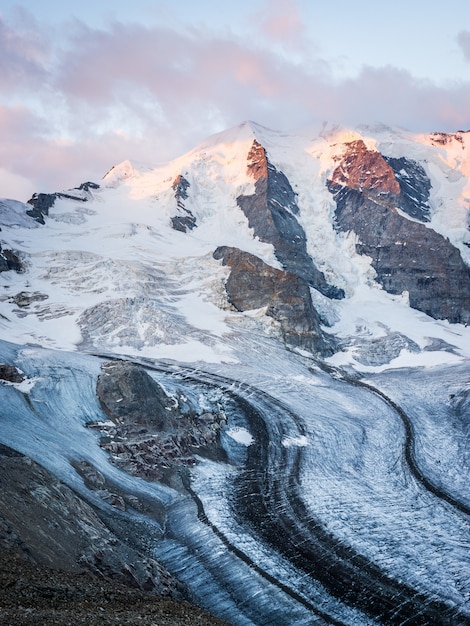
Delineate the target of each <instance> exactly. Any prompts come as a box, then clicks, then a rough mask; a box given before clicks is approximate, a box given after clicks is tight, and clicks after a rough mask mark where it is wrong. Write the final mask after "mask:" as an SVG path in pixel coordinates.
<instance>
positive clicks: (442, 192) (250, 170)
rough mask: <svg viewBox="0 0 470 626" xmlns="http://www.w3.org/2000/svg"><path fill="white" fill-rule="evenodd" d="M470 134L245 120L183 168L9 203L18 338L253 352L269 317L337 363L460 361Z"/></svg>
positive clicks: (468, 258) (9, 317) (195, 356)
mask: <svg viewBox="0 0 470 626" xmlns="http://www.w3.org/2000/svg"><path fill="white" fill-rule="evenodd" d="M469 141H470V139H469V135H468V134H467V133H462V132H460V133H456V134H455V135H442V134H431V135H419V136H417V135H412V134H411V133H405V132H403V131H400V132H397V131H392V130H391V129H388V128H375V129H370V128H364V129H361V130H360V131H356V132H352V131H344V130H339V129H331V130H328V129H326V128H325V129H323V131H322V132H321V133H320V135H314V134H313V131H312V132H309V131H308V130H307V131H305V132H303V133H301V134H298V135H287V134H285V133H282V134H281V133H277V132H273V131H270V130H268V129H266V128H263V127H261V126H259V125H256V124H254V123H245V124H242V125H241V126H239V127H237V128H234V129H231V130H229V131H226V132H223V133H220V134H219V135H216V136H214V137H211V138H210V139H209V140H207V142H205V143H204V144H202V145H200V146H198V147H197V148H196V149H194V150H193V151H191V152H190V153H188V154H185V155H183V156H182V157H181V158H179V159H176V160H175V161H172V162H171V163H168V164H164V165H159V166H157V167H154V168H142V167H140V168H138V167H136V166H134V165H132V164H131V163H129V162H124V163H121V164H119V165H117V166H115V167H113V168H112V169H111V170H110V171H109V172H108V173H107V174H106V175H105V176H104V178H103V179H102V180H100V181H99V182H98V183H85V184H82V185H81V186H80V187H78V188H77V189H73V190H69V191H65V192H60V193H57V194H50V195H46V194H37V195H35V196H34V198H33V199H32V200H31V201H30V203H31V205H30V206H27V207H26V206H24V205H22V204H21V203H18V202H16V203H15V202H11V201H7V200H5V201H2V211H1V224H2V226H1V227H2V233H1V241H0V245H1V246H2V251H3V252H2V257H1V259H2V266H0V268H1V269H7V268H11V270H12V271H9V272H6V271H3V272H2V273H1V279H2V282H3V289H2V292H3V293H2V294H1V301H0V312H1V314H2V318H1V321H0V323H1V329H2V333H3V336H4V337H5V338H8V339H14V340H16V341H19V342H34V343H39V344H41V345H44V346H48V347H58V348H62V349H64V348H67V349H75V348H76V347H77V346H78V347H80V348H81V349H86V350H91V349H96V350H101V351H103V350H107V351H115V352H126V353H127V354H142V355H145V356H151V357H152V358H175V359H180V360H185V361H196V360H199V359H202V360H209V361H220V360H227V359H228V360H230V359H231V358H236V357H235V356H234V355H233V354H232V351H231V348H230V341H229V340H228V338H229V337H230V336H231V335H232V334H233V332H234V329H236V328H237V327H239V326H246V325H249V326H253V325H256V327H257V328H259V329H260V332H264V333H268V334H272V335H276V334H278V335H283V336H284V338H285V339H286V340H287V342H288V343H290V344H291V345H294V346H295V345H297V346H298V347H299V348H302V349H304V348H305V349H306V350H307V351H313V352H314V353H315V352H317V353H318V352H320V353H324V354H325V355H326V353H328V352H329V353H334V354H333V356H331V359H332V362H333V363H335V364H345V363H351V364H353V365H354V364H355V363H359V364H362V365H365V366H370V365H377V364H378V363H377V362H376V361H377V354H376V353H377V352H381V353H382V356H381V357H380V360H381V361H383V363H379V364H378V365H381V364H388V363H389V362H390V361H393V363H394V364H396V365H399V366H401V365H403V364H406V363H407V362H408V361H409V360H410V359H411V360H412V362H413V363H415V364H418V363H422V364H426V363H431V362H442V360H443V359H444V360H448V361H449V360H452V361H454V360H458V359H459V358H460V357H461V356H463V355H465V356H467V355H468V354H469V350H470V344H469V341H468V333H467V331H466V329H465V325H466V324H467V322H468V319H469V317H470V278H469V271H468V264H469V262H470V250H469V243H470V232H469V229H468V223H467V222H468V219H467V213H468V209H469V206H468V204H469V202H470V182H469V176H470V157H469V156H468V142H469ZM218 248H219V250H218V252H217V254H216V255H214V253H215V252H216V251H217V249H218ZM226 248H234V249H237V250H239V251H242V252H243V255H242V257H240V253H237V254H238V257H237V260H236V262H235V257H234V256H233V253H232V254H231V255H230V256H229V252H228V250H227V249H226ZM222 249H225V252H223V250H222ZM248 254H249V255H252V256H253V257H256V260H255V259H254V258H251V257H248V256H247V255H248ZM214 256H215V257H216V258H214ZM250 259H251V260H250ZM253 262H254V263H256V264H258V265H259V267H257V268H254V267H252V263H253ZM18 263H21V268H22V270H21V271H18V267H19V266H18ZM240 263H244V265H243V267H240ZM247 266H249V267H250V268H251V269H250V270H249V271H248V267H247ZM279 271H281V272H284V273H279ZM285 272H287V274H286V273H285ZM229 277H230V283H227V279H228V278H229ZM240 277H241V278H240ZM248 277H249V280H248ZM294 277H296V278H294ZM292 281H294V282H292ZM248 282H249V283H250V285H251V288H252V289H253V290H254V291H253V293H252V294H251V295H249V294H247V293H245V291H244V289H246V287H247V283H248ZM242 283H243V285H242ZM227 284H228V288H227ZM280 284H282V285H284V287H283V288H282V289H283V290H284V292H283V293H278V287H274V288H273V287H272V286H273V285H280ZM286 289H287V291H286ZM288 292H289V293H288ZM294 292H295V293H296V294H297V296H298V298H299V302H295V303H294V302H290V300H289V299H290V298H291V296H292V294H293V293H294ZM308 292H310V294H309V293H308ZM300 294H301V295H300ZM430 316H431V317H432V318H434V319H436V320H438V321H437V322H433V321H432V319H430ZM449 322H450V323H449ZM333 339H334V340H333ZM445 344H449V345H448V347H447V351H443V347H444V345H445ZM378 345H380V348H379V350H377V349H376V348H377V346H378ZM369 348H371V349H372V350H373V352H374V355H375V356H374V357H372V361H370V358H369V357H368V356H367V354H368V352H370V350H369ZM436 348H437V354H436Z"/></svg>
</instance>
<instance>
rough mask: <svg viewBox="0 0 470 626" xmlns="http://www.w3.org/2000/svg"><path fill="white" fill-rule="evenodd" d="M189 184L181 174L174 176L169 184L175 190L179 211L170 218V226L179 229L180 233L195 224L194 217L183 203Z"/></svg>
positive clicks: (185, 231) (186, 197) (190, 228)
mask: <svg viewBox="0 0 470 626" xmlns="http://www.w3.org/2000/svg"><path fill="white" fill-rule="evenodd" d="M190 186H191V185H190V183H189V181H187V180H186V178H185V177H184V176H183V175H182V174H180V175H179V176H177V177H176V178H175V180H174V181H173V184H172V186H171V187H172V189H173V191H174V192H175V199H176V206H177V209H178V211H179V214H178V215H175V216H173V217H172V218H171V226H172V228H174V230H179V231H180V232H182V233H187V232H188V230H193V228H196V226H197V223H196V218H195V217H194V215H193V214H192V212H191V211H190V210H189V209H187V208H186V206H185V204H184V201H185V200H187V199H188V198H189V194H188V189H189V187H190Z"/></svg>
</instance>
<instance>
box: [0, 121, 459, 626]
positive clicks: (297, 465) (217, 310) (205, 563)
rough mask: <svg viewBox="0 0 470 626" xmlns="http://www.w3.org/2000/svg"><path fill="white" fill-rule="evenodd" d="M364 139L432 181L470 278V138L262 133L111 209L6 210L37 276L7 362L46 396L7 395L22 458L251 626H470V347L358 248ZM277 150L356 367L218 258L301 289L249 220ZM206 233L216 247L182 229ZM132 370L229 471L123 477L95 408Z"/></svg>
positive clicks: (233, 135) (125, 174)
mask: <svg viewBox="0 0 470 626" xmlns="http://www.w3.org/2000/svg"><path fill="white" fill-rule="evenodd" d="M359 139H360V140H361V141H363V142H364V146H366V149H367V151H369V152H371V151H372V152H373V151H377V152H379V153H380V154H381V155H384V157H386V158H387V159H400V158H402V157H404V156H406V157H407V159H410V160H414V161H416V162H417V163H420V164H421V166H422V168H423V171H424V172H425V174H426V176H427V177H428V178H429V181H430V183H429V185H430V187H429V189H430V191H429V216H428V217H426V220H427V221H425V226H424V227H425V228H427V229H432V230H433V231H434V232H436V233H438V234H439V235H440V236H442V238H443V240H446V241H448V242H449V244H452V246H454V248H455V249H456V250H458V252H459V254H460V255H461V258H462V260H463V263H464V264H466V265H468V264H469V262H470V250H469V245H468V243H469V241H470V238H469V234H468V233H469V229H468V209H469V202H470V199H469V198H470V160H469V157H468V142H469V135H468V133H456V134H455V135H445V136H441V135H439V134H429V135H417V134H413V133H409V132H406V131H401V130H396V129H389V128H385V127H378V128H372V127H367V128H360V129H357V130H354V131H351V130H342V129H335V128H332V129H330V130H329V129H327V128H324V129H323V130H322V132H321V133H320V134H318V132H317V131H315V130H314V129H310V128H307V129H303V130H301V131H298V132H296V133H278V132H276V131H272V130H269V129H266V128H264V127H262V126H260V125H258V124H255V123H252V122H249V123H244V124H242V125H240V126H238V127H236V128H233V129H230V130H229V131H225V132H223V133H220V134H218V135H216V136H214V137H212V138H210V139H208V140H207V141H206V142H204V143H203V144H201V145H200V146H198V147H197V148H195V149H194V150H193V151H191V152H190V153H188V154H186V155H183V156H182V157H180V158H179V159H176V160H175V161H172V162H170V163H168V164H161V165H159V166H157V167H156V168H152V167H137V166H135V165H133V164H132V163H130V162H125V163H123V164H120V165H117V166H115V167H114V168H112V169H111V170H110V171H109V172H108V173H107V174H106V175H105V176H104V178H103V179H102V181H100V182H99V184H97V185H96V186H89V187H87V188H86V189H82V190H75V191H73V192H72V191H70V192H68V191H67V192H63V193H60V194H57V197H55V198H54V199H53V200H54V201H53V203H52V204H51V206H50V207H49V208H48V210H47V213H44V215H43V218H44V219H43V221H44V224H40V223H39V222H38V221H36V220H35V219H33V218H32V217H30V216H28V213H27V212H28V211H30V210H31V205H24V204H23V203H20V202H16V201H12V200H8V199H5V200H2V201H1V202H0V226H1V231H0V246H1V248H0V254H1V253H2V251H3V252H5V251H11V254H13V255H14V256H15V258H18V259H19V261H20V262H21V270H20V271H17V270H15V269H8V270H6V271H0V289H1V291H0V362H1V363H5V364H9V365H12V366H14V367H15V368H17V370H18V371H19V372H21V373H22V375H23V377H24V380H23V382H9V381H7V380H0V398H1V400H0V425H1V427H0V443H2V444H3V445H5V446H8V447H10V448H12V449H14V450H16V451H18V452H20V453H22V454H24V455H26V456H27V457H29V458H31V459H32V460H33V461H35V462H37V463H39V464H40V465H42V466H43V467H44V468H46V469H47V470H49V471H50V472H51V473H52V474H53V475H54V476H56V477H58V478H59V479H60V480H61V481H63V482H64V483H65V484H66V485H68V486H69V487H71V488H72V489H73V490H74V491H75V492H76V493H78V494H79V495H80V497H82V498H83V499H84V500H85V501H86V502H88V503H90V504H91V505H92V506H93V507H94V509H95V510H96V511H97V513H98V514H99V515H100V516H101V517H102V519H103V520H104V521H105V523H109V524H112V526H113V531H114V532H115V533H117V534H118V536H120V539H122V540H123V541H126V540H127V541H131V540H132V542H133V543H134V544H135V545H138V546H140V547H141V548H142V549H145V550H147V551H148V552H149V553H151V554H152V556H153V557H154V558H156V559H157V560H158V561H159V562H160V563H162V564H163V565H164V566H165V568H166V569H167V570H168V571H169V572H170V573H171V574H173V575H174V576H175V577H176V578H177V579H178V580H180V581H181V582H182V583H184V584H185V585H186V587H187V589H188V593H189V597H190V598H191V600H192V601H194V602H195V603H197V604H199V605H200V606H202V607H203V608H206V609H207V610H209V611H211V612H212V613H213V614H215V615H217V616H219V617H222V618H224V619H226V620H227V621H228V622H229V623H232V624H236V625H262V624H276V625H279V626H282V625H286V626H287V625H290V624H299V625H300V624H343V625H351V626H356V625H357V626H362V625H364V626H368V625H369V624H397V625H398V624H470V559H469V554H470V533H469V530H470V495H469V490H468V484H469V474H470V454H469V450H468V435H469V417H468V406H469V400H468V398H469V393H470V392H469V390H468V377H469V368H470V365H469V357H470V329H469V328H468V327H467V326H466V325H465V324H463V323H451V322H450V321H449V320H447V319H436V318H433V317H430V315H427V314H426V312H424V311H420V310H417V309H413V308H411V307H410V306H409V303H410V300H409V294H407V293H406V292H403V293H399V294H394V293H389V292H387V291H386V290H385V288H383V286H382V285H380V284H379V283H378V282H377V280H376V279H377V272H376V271H375V270H374V267H373V266H372V262H371V258H370V257H368V256H367V255H364V254H361V253H360V252H359V251H358V250H359V248H358V244H360V240H359V236H358V234H357V233H356V232H354V231H353V230H350V231H348V232H345V231H341V229H339V228H338V224H337V218H336V216H335V201H334V197H333V195H332V194H331V193H330V191H329V190H328V186H327V181H328V180H329V179H330V178H331V176H332V174H333V172H334V170H335V168H336V167H337V166H338V163H340V162H341V158H343V153H344V150H345V146H347V145H348V144H351V143H353V142H356V141H358V140H359ZM254 141H256V142H257V143H258V144H259V145H261V146H262V147H263V149H264V151H265V152H266V155H267V158H268V159H269V163H270V164H272V166H273V167H275V168H276V170H277V171H279V172H283V175H285V177H286V180H288V183H289V185H290V187H291V189H292V192H293V193H294V194H295V198H296V204H297V207H298V215H295V212H294V213H292V209H291V208H289V207H288V206H287V204H286V207H281V208H282V210H285V211H290V212H291V213H292V214H293V215H295V219H296V220H297V221H298V224H299V225H300V227H301V228H302V230H303V232H304V233H305V241H306V250H307V252H308V254H309V255H310V257H311V259H312V260H313V263H314V264H315V266H316V268H317V269H318V271H319V272H321V273H322V275H323V276H324V278H325V281H326V282H327V283H328V284H329V285H333V286H334V287H335V288H336V289H337V290H338V293H339V292H340V291H342V292H343V293H344V297H342V298H330V297H327V295H325V293H321V292H320V291H319V290H318V289H316V288H315V287H314V286H312V285H311V286H310V294H311V298H312V303H313V306H314V308H315V310H316V311H317V312H318V315H319V318H320V319H321V320H322V333H323V334H324V336H325V337H327V338H328V339H329V340H331V342H333V343H332V344H331V345H334V346H335V349H334V351H333V354H327V355H322V354H319V353H315V352H310V351H309V350H307V349H305V347H302V346H299V345H297V346H293V345H286V344H285V341H284V339H285V338H284V336H283V333H282V327H281V326H280V324H279V321H278V319H277V318H276V317H275V316H273V315H269V311H268V310H269V307H276V306H277V302H274V303H273V302H271V301H270V302H269V303H267V304H266V306H264V307H260V308H257V309H251V310H245V311H243V310H239V309H237V308H236V307H235V306H233V303H231V302H230V301H229V300H228V298H227V293H226V291H225V283H226V281H227V278H228V276H229V272H230V269H229V268H228V267H226V266H224V265H222V264H221V263H220V262H219V261H218V260H216V259H215V258H214V256H213V253H214V250H215V249H216V248H217V247H218V246H229V247H235V248H237V249H239V250H242V251H244V252H246V253H249V254H250V255H254V256H256V257H258V258H259V259H261V260H262V261H263V263H264V264H266V266H268V267H270V268H273V269H275V270H277V271H281V270H282V271H284V270H285V268H284V270H283V257H281V256H280V255H279V250H278V247H277V246H278V244H277V240H276V238H275V237H273V238H272V240H271V241H268V237H267V236H265V235H264V234H262V235H256V234H255V232H254V229H253V227H252V226H250V220H249V218H248V217H247V216H246V215H245V213H244V212H243V211H241V210H240V206H239V203H238V202H239V200H238V199H239V198H240V197H242V196H243V197H249V196H254V195H255V193H256V185H255V181H254V179H253V176H252V175H251V174H250V170H249V169H247V155H248V153H249V152H250V149H251V147H252V145H253V142H254ZM374 154H375V153H374ZM385 160H386V159H385ZM344 171H346V170H344ZM387 173H388V174H389V170H387ZM362 174H364V176H365V175H367V176H369V172H368V171H367V172H366V171H364V172H363V173H362ZM388 174H387V175H388ZM405 174H406V172H405ZM180 175H182V176H184V178H185V180H186V181H187V183H188V185H187V187H186V188H185V189H186V194H187V197H184V198H183V197H178V198H177V197H176V196H175V188H174V181H175V180H176V179H177V177H178V176H180ZM401 176H402V177H403V178H404V177H405V175H404V174H403V173H401ZM348 184H349V183H348ZM361 184H362V183H361ZM268 187H269V183H268ZM268 192H269V189H268ZM78 193H79V195H80V197H81V199H77V197H76V196H77V194H78ZM361 193H362V191H361ZM370 193H372V192H370ZM413 193H415V192H413ZM287 195H288V194H287ZM278 197H279V196H276V198H278ZM413 197H414V196H413ZM83 198H85V200H83ZM374 201H375V200H374ZM383 201H384V200H383V196H380V202H383ZM386 201H387V202H390V200H389V198H388V197H387V198H386ZM271 202H272V201H271ZM276 202H278V200H276ZM279 202H280V201H279ZM279 210H281V209H279ZM393 210H395V209H394V208H393ZM396 210H397V211H401V213H400V216H401V218H402V219H403V220H410V221H413V220H416V219H418V218H417V217H416V215H418V213H416V215H415V216H410V215H408V214H407V213H406V212H405V211H404V210H403V211H402V209H400V207H398V208H397V209H396ZM183 214H186V215H189V214H191V215H192V216H193V217H194V220H195V227H194V228H190V229H188V230H186V231H182V230H177V229H175V228H174V227H172V218H173V217H174V216H175V215H183ZM289 219H290V218H289ZM405 223H406V222H405ZM423 223H424V222H423ZM276 237H277V235H276ZM5 258H6V261H5V263H6V262H7V260H8V259H9V258H11V256H10V257H5ZM247 258H248V257H247ZM114 360H118V361H119V360H122V361H129V362H131V363H134V364H136V365H137V366H139V367H141V368H143V369H144V370H145V371H146V372H147V373H148V374H149V375H150V376H151V377H152V378H153V379H154V380H155V381H157V382H158V383H159V384H160V385H162V387H163V388H164V389H165V391H166V393H168V394H169V395H170V397H175V398H176V397H183V396H184V398H185V402H186V403H187V405H188V406H189V407H190V408H191V410H192V411H193V412H195V413H196V414H198V415H201V414H203V413H204V412H205V411H216V410H217V411H223V413H224V415H225V416H226V419H227V423H226V425H225V426H224V427H223V429H222V431H221V433H220V441H219V446H220V450H221V453H220V455H219V456H220V458H219V456H217V455H216V456H214V455H213V454H210V453H207V451H204V450H202V449H201V450H199V452H198V450H196V451H195V454H196V463H195V464H194V465H192V466H191V467H185V468H180V469H179V470H178V471H177V472H175V476H174V477H173V479H172V481H173V482H171V481H169V482H166V483H165V481H150V480H145V479H144V478H142V477H139V476H135V475H132V474H130V473H128V472H126V471H124V470H123V469H121V468H120V467H118V466H117V465H116V464H115V463H113V462H112V461H113V460H112V458H110V456H109V455H108V453H107V452H106V451H105V450H104V449H103V447H102V446H101V445H100V443H101V442H100V437H101V436H100V433H99V432H98V431H96V430H95V429H93V428H90V424H92V423H97V422H105V421H106V420H108V419H109V417H108V416H107V415H106V413H105V411H104V408H103V406H102V405H101V404H100V402H99V400H98V398H97V393H96V385H97V379H98V377H99V376H100V374H101V373H102V371H103V369H102V366H103V364H104V363H106V362H108V361H114ZM82 462H86V463H88V464H89V465H90V466H92V467H93V468H95V470H96V471H98V472H99V473H100V474H101V475H103V476H104V477H105V479H106V481H107V482H108V483H109V484H112V485H116V486H119V493H121V494H124V495H125V496H126V498H127V500H126V502H127V503H129V502H132V498H134V499H136V502H137V501H143V500H145V501H151V502H153V503H154V510H155V511H159V512H160V513H159V514H158V515H151V514H149V512H148V511H147V512H145V511H144V510H143V509H142V508H140V509H139V507H133V506H130V505H129V504H127V505H126V506H125V507H121V508H119V507H117V506H115V505H113V504H112V503H111V502H110V501H109V499H105V498H103V494H102V493H100V492H99V490H97V489H93V488H91V487H90V485H89V484H87V482H86V481H85V480H84V478H83V476H82V475H81V474H80V473H79V472H78V471H77V464H79V463H82ZM129 498H131V499H129ZM129 536H131V537H132V539H130V538H129Z"/></svg>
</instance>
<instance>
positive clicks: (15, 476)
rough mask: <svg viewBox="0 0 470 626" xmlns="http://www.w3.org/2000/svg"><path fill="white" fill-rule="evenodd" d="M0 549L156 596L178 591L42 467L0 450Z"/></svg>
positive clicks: (156, 565) (157, 567)
mask: <svg viewBox="0 0 470 626" xmlns="http://www.w3.org/2000/svg"><path fill="white" fill-rule="evenodd" d="M0 483H1V485H2V488H1V490H0V546H3V548H8V549H11V550H14V551H15V552H16V553H17V554H19V555H21V556H23V557H25V558H27V559H28V560H29V561H31V562H32V563H35V564H37V565H42V566H46V567H53V568H56V569H62V570H65V571H69V572H75V573H79V572H84V571H89V572H91V573H93V574H95V575H98V576H100V577H103V578H106V579H108V580H113V581H117V582H120V583H123V584H126V585H128V586H131V587H134V588H136V589H141V590H143V591H147V592H152V593H156V594H158V595H174V596H175V595H176V596H179V595H180V587H179V585H178V584H177V583H176V581H175V580H174V579H173V578H172V577H171V576H170V574H168V573H167V572H166V571H165V570H164V569H163V568H162V566H161V565H160V564H159V563H157V561H155V560H154V559H152V558H150V557H148V556H146V555H144V554H141V553H139V552H137V551H136V550H135V549H134V548H132V547H131V546H130V545H127V544H125V543H123V542H122V541H121V540H120V539H119V538H118V537H117V536H116V535H115V534H114V533H113V532H111V531H110V530H109V529H108V528H107V527H106V525H105V524H104V523H103V522H102V520H101V519H100V518H99V517H98V516H97V514H96V513H95V511H94V510H93V509H92V508H91V507H90V505H89V504H87V503H86V502H85V501H84V500H82V499H81V498H80V497H79V496H77V495H76V494H75V493H74V492H73V491H72V490H71V489H70V488H69V487H67V485H65V484H64V483H62V482H61V481H59V480H58V479H56V478H55V477H54V476H52V475H51V474H50V473H49V472H48V471H47V470H45V469H44V468H43V467H41V466H40V465H38V464H37V463H35V462H34V461H32V460H31V459H29V458H28V457H25V456H23V455H21V454H19V453H17V452H15V451H13V450H11V449H10V448H7V447H5V446H0Z"/></svg>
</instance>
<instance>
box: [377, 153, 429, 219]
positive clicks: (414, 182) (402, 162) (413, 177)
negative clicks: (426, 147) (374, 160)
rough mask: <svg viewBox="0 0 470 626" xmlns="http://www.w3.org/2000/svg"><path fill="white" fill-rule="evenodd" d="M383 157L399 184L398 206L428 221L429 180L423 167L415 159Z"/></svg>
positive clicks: (411, 214)
mask: <svg viewBox="0 0 470 626" xmlns="http://www.w3.org/2000/svg"><path fill="white" fill-rule="evenodd" d="M384 159H385V160H386V161H387V163H388V164H389V165H390V167H391V168H392V169H393V171H394V173H395V178H396V179H397V181H398V184H399V185H400V196H399V200H398V207H399V208H400V209H401V210H402V211H404V212H405V213H407V214H408V215H409V216H410V217H413V218H414V219H417V220H420V221H421V222H429V220H430V219H431V216H430V209H429V192H430V190H431V181H430V180H429V178H428V176H427V174H426V172H425V171H424V169H423V167H422V166H421V165H420V164H419V163H417V162H416V161H412V160H411V159H406V158H405V157H401V158H399V159H395V158H392V157H384Z"/></svg>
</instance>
